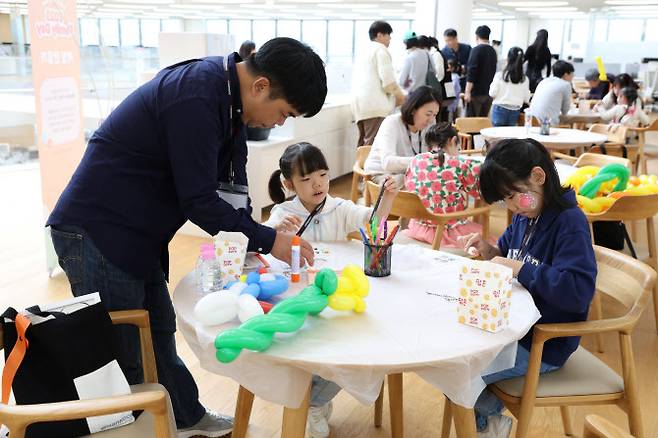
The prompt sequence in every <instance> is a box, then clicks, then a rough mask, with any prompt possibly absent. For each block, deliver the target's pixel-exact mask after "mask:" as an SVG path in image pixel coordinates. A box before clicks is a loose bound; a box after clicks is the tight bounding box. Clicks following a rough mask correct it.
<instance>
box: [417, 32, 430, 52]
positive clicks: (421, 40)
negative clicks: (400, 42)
mask: <svg viewBox="0 0 658 438" xmlns="http://www.w3.org/2000/svg"><path fill="white" fill-rule="evenodd" d="M418 47H420V48H421V49H430V48H431V47H432V41H431V40H430V38H429V37H428V36H426V35H421V36H419V37H418Z"/></svg>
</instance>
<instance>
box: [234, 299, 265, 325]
mask: <svg viewBox="0 0 658 438" xmlns="http://www.w3.org/2000/svg"><path fill="white" fill-rule="evenodd" d="M263 313H264V312H263V308H262V307H260V304H258V300H256V298H254V296H253V295H250V294H244V295H240V298H238V318H240V322H245V321H246V320H248V319H250V318H253V317H254V316H257V315H262V314H263Z"/></svg>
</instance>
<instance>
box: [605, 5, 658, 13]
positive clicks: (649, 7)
mask: <svg viewBox="0 0 658 438" xmlns="http://www.w3.org/2000/svg"><path fill="white" fill-rule="evenodd" d="M610 9H611V10H613V11H620V12H624V11H629V12H636V11H655V10H657V9H658V5H646V6H611V7H610Z"/></svg>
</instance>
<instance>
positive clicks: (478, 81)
mask: <svg viewBox="0 0 658 438" xmlns="http://www.w3.org/2000/svg"><path fill="white" fill-rule="evenodd" d="M489 34H491V29H489V26H479V27H478V28H477V29H476V30H475V38H476V41H477V42H478V45H477V46H475V47H473V49H471V56H469V57H468V68H467V69H466V90H464V102H466V116H467V117H487V116H488V115H489V110H490V109H491V102H492V99H491V97H490V96H489V86H490V85H491V82H492V81H493V77H494V75H495V74H496V64H497V62H498V55H496V51H495V50H494V48H493V47H491V46H490V45H489Z"/></svg>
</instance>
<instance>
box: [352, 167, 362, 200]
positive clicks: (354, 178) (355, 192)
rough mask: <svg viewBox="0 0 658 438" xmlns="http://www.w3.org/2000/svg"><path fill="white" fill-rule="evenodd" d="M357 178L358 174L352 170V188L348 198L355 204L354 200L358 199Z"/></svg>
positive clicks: (358, 177)
mask: <svg viewBox="0 0 658 438" xmlns="http://www.w3.org/2000/svg"><path fill="white" fill-rule="evenodd" d="M359 179H361V177H360V176H359V174H358V173H355V172H352V190H351V194H350V199H351V200H352V202H354V203H355V204H356V201H358V200H359ZM364 191H365V190H364Z"/></svg>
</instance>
